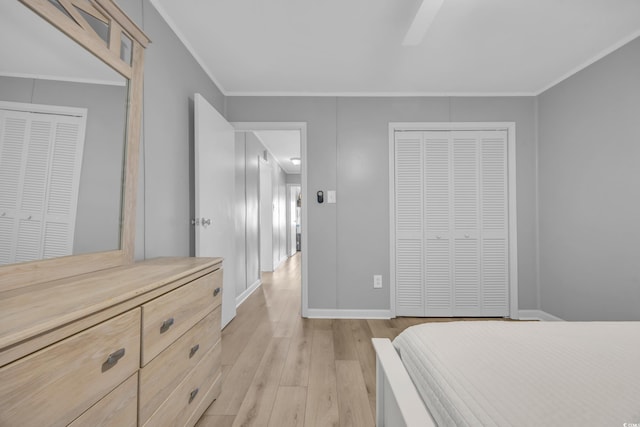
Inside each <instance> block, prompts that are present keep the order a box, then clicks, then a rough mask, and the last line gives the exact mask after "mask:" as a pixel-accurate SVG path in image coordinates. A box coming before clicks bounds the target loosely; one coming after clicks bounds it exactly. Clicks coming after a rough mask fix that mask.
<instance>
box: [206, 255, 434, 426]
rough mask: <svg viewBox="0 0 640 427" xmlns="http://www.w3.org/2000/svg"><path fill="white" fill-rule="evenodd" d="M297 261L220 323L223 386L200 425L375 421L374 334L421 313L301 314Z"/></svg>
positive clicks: (390, 333) (390, 332) (391, 333)
mask: <svg viewBox="0 0 640 427" xmlns="http://www.w3.org/2000/svg"><path fill="white" fill-rule="evenodd" d="M300 261H301V257H300V253H298V254H296V255H294V256H293V257H291V258H289V259H288V260H287V261H286V262H285V263H284V264H283V265H282V266H281V267H280V268H279V269H277V270H276V271H275V272H274V273H265V274H263V276H262V277H263V284H262V286H261V287H260V288H258V289H257V290H256V291H255V292H254V293H253V294H252V295H251V296H250V297H249V298H248V299H247V300H246V301H245V302H244V303H243V304H242V305H241V306H240V307H239V308H238V312H237V316H236V318H235V319H234V320H233V321H232V322H231V323H230V324H229V325H228V326H227V327H226V328H225V329H224V330H223V332H222V375H223V383H222V384H223V385H222V393H221V394H220V397H219V398H218V399H217V400H216V401H215V402H214V403H213V404H212V405H211V407H210V408H209V409H208V410H207V412H205V415H204V416H203V418H202V419H201V420H200V422H199V423H198V426H199V427H213V426H273V427H285V426H306V427H315V426H353V427H367V426H373V425H374V420H375V354H374V351H373V347H372V345H371V338H372V337H388V338H394V337H395V336H396V335H397V334H398V333H400V331H402V330H404V329H405V328H406V327H408V326H411V325H413V324H416V323H422V322H424V321H426V319H415V318H396V319H391V320H340V319H303V318H301V317H300ZM433 320H434V319H431V321H433ZM443 320H444V319H443Z"/></svg>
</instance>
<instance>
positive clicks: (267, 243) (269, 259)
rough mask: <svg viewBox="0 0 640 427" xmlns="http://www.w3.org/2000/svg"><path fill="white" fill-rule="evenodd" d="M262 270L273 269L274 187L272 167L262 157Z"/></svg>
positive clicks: (260, 165)
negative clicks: (272, 184) (272, 183)
mask: <svg viewBox="0 0 640 427" xmlns="http://www.w3.org/2000/svg"><path fill="white" fill-rule="evenodd" d="M258 164H259V168H260V175H259V177H260V187H259V188H260V271H267V272H271V271H273V187H272V186H271V168H270V167H269V163H267V162H266V161H264V160H263V159H262V158H260V161H259V163H258Z"/></svg>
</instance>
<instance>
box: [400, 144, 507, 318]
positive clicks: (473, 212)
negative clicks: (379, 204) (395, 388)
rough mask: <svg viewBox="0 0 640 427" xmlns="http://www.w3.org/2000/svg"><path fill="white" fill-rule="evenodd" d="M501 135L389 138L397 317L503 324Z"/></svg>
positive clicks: (504, 224)
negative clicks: (492, 319)
mask: <svg viewBox="0 0 640 427" xmlns="http://www.w3.org/2000/svg"><path fill="white" fill-rule="evenodd" d="M507 182H508V181H507V133H506V131H405V132H396V133H395V227H396V230H395V236H396V238H395V272H396V277H395V279H396V314H397V315H399V316H434V317H437V316H508V315H509V265H508V261H509V247H508V243H509V239H508V211H507V209H508V200H507V197H508V188H507Z"/></svg>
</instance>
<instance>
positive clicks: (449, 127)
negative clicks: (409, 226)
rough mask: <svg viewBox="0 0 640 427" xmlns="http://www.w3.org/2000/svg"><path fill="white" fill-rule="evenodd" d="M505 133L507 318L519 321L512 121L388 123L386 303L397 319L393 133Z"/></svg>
mask: <svg viewBox="0 0 640 427" xmlns="http://www.w3.org/2000/svg"><path fill="white" fill-rule="evenodd" d="M455 130H480V131H482V130H504V131H506V132H507V187H508V198H509V204H508V209H509V219H508V221H509V317H510V318H511V319H518V318H519V316H518V227H517V211H516V208H517V203H516V124H515V122H416V123H409V122H390V123H389V218H390V222H389V236H390V245H389V253H390V259H389V272H390V280H389V282H390V286H389V301H390V308H391V316H392V317H396V279H395V277H396V263H395V259H396V247H395V240H396V227H395V223H396V216H395V199H396V197H395V163H396V159H395V133H396V131H455Z"/></svg>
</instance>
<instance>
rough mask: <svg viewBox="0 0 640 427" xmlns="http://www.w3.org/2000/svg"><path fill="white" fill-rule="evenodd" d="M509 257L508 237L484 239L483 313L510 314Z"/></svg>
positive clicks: (491, 314)
mask: <svg viewBox="0 0 640 427" xmlns="http://www.w3.org/2000/svg"><path fill="white" fill-rule="evenodd" d="M508 259H509V253H508V244H507V240H506V239H500V238H498V239H483V240H482V300H481V303H482V315H484V316H508V315H509V292H508V289H509V269H508V267H507V260H508Z"/></svg>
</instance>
